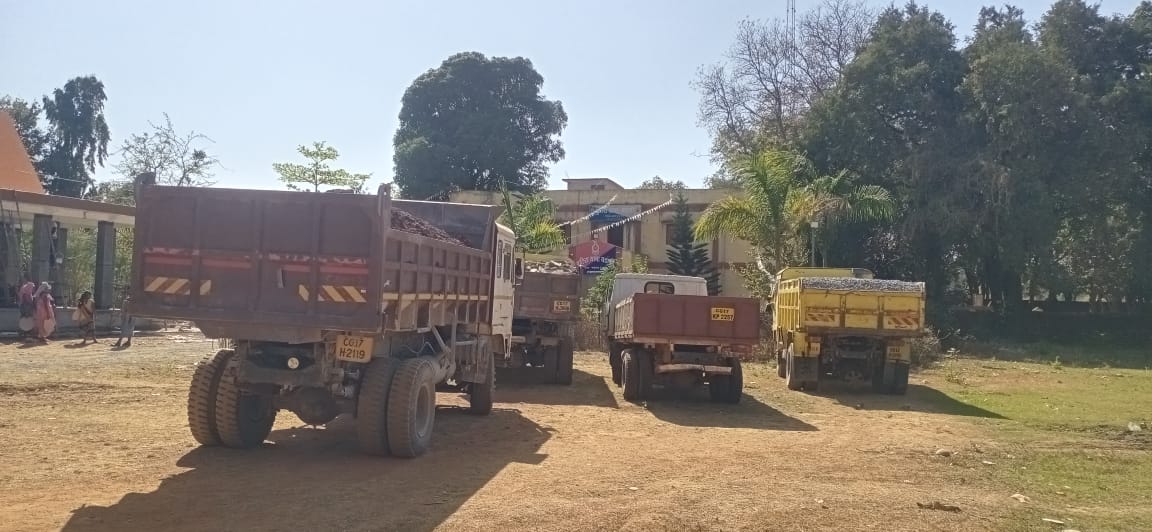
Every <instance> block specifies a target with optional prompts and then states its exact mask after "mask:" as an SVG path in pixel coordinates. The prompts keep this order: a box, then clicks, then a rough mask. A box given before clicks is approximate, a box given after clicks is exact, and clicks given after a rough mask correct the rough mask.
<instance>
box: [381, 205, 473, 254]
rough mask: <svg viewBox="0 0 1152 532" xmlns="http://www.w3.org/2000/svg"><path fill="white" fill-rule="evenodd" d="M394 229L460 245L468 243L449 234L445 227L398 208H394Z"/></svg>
mask: <svg viewBox="0 0 1152 532" xmlns="http://www.w3.org/2000/svg"><path fill="white" fill-rule="evenodd" d="M392 229H396V230H397V231H404V232H405V233H412V234H414V235H420V236H425V237H428V238H434V239H436V240H439V241H441V242H447V243H449V244H456V245H458V246H466V245H467V244H465V243H464V242H463V241H461V240H460V239H459V238H456V237H454V236H452V235H450V234H448V233H447V232H445V231H444V230H443V229H440V228H439V227H436V226H435V225H432V224H430V223H428V222H427V221H426V220H422V219H420V218H417V217H415V216H412V215H411V214H409V213H407V212H405V211H402V210H400V209H397V208H393V209H392Z"/></svg>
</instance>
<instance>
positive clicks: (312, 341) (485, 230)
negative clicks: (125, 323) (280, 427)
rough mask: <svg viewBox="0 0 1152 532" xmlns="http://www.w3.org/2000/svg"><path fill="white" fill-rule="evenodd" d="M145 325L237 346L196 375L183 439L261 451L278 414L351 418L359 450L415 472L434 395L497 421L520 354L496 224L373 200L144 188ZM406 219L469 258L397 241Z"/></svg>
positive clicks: (139, 219)
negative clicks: (182, 328) (450, 393)
mask: <svg viewBox="0 0 1152 532" xmlns="http://www.w3.org/2000/svg"><path fill="white" fill-rule="evenodd" d="M138 190H139V192H138V202H137V203H138V206H137V215H136V229H135V231H136V232H135V249H134V257H133V281H132V283H131V286H132V298H133V307H134V310H135V311H136V313H138V314H139V315H142V316H152V317H157V318H166V319H175V320H191V321H194V322H195V323H196V325H197V326H198V327H199V328H200V329H201V330H202V331H203V332H204V334H205V335H206V336H208V337H210V338H220V339H228V340H229V343H230V344H231V348H230V349H224V350H221V351H220V352H219V353H216V355H214V356H212V357H209V358H208V359H206V360H205V362H203V363H202V364H200V365H199V366H198V367H197V369H196V372H195V375H194V378H193V382H192V387H191V391H190V392H189V404H188V415H189V426H190V429H191V431H192V433H193V436H194V437H195V438H196V440H198V441H199V442H200V443H201V444H204V445H224V446H228V447H252V446H256V445H259V444H260V443H261V442H262V441H263V440H264V438H265V437H266V436H267V435H268V433H269V430H270V428H271V426H272V423H273V421H274V420H275V417H276V413H277V411H279V410H289V411H292V412H294V413H295V414H297V415H298V416H299V417H300V419H301V420H303V421H304V422H305V423H308V424H312V425H319V424H324V423H327V422H329V421H331V420H332V419H334V418H335V417H336V416H338V415H340V414H352V415H354V416H356V418H357V431H358V435H359V442H360V445H361V447H362V449H363V450H364V451H366V452H368V453H371V454H381V455H383V454H393V455H397V456H405V457H411V456H417V455H420V454H423V453H424V452H425V451H426V450H427V448H428V445H429V442H430V437H431V432H432V426H433V421H434V417H435V395H436V394H435V392H436V389H437V387H440V388H445V387H448V388H452V389H456V390H459V391H462V392H465V393H467V394H469V399H470V409H471V410H472V411H473V412H475V413H479V414H485V413H487V412H488V411H489V410H490V409H491V405H492V389H493V384H492V383H493V381H494V378H493V374H492V371H493V367H494V361H493V356H494V354H499V355H503V353H505V352H506V351H507V346H508V342H509V340H510V338H511V322H512V319H511V314H512V286H513V283H514V281H515V280H514V278H513V274H512V271H513V269H514V268H513V258H512V249H513V247H512V246H513V243H514V241H515V237H514V235H513V234H512V232H511V231H510V230H508V229H506V228H504V227H502V226H500V225H499V224H497V223H496V222H495V220H496V217H497V215H498V214H499V212H498V210H497V208H493V207H487V206H478V205H462V204H450V203H438V202H414V201H401V200H393V199H392V198H391V197H390V196H389V189H388V188H387V186H382V187H381V188H380V190H379V193H378V194H377V195H361V194H317V193H304V192H281V191H265V190H237V189H218V188H187V187H163V186H139V187H138ZM393 209H402V210H403V211H404V212H406V213H408V214H411V215H414V216H415V217H417V218H420V219H423V220H425V221H427V222H429V223H430V224H431V225H434V226H437V227H439V228H441V229H443V230H444V231H446V232H447V233H449V234H451V235H452V236H453V237H455V238H457V239H459V241H461V242H463V244H464V245H460V244H456V243H451V242H448V241H444V240H438V239H435V238H430V237H427V236H421V235H418V234H413V233H409V232H404V231H400V230H397V229H393V227H392V219H393V216H394V215H396V214H397V213H394V212H393Z"/></svg>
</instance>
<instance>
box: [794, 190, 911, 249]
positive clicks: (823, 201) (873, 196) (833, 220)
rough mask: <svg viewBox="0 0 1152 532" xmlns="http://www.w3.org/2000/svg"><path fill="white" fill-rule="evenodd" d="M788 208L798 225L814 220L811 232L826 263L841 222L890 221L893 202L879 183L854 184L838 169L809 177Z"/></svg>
mask: <svg viewBox="0 0 1152 532" xmlns="http://www.w3.org/2000/svg"><path fill="white" fill-rule="evenodd" d="M792 208H793V209H794V213H793V214H794V215H795V216H796V218H797V219H798V220H799V221H800V225H801V227H804V226H808V227H810V224H811V222H817V225H818V227H817V229H816V234H815V235H812V236H814V237H815V238H816V241H817V242H818V243H819V245H818V247H819V248H820V256H821V257H823V258H824V261H825V265H827V260H828V252H829V246H830V245H831V244H832V242H833V241H834V236H835V235H836V233H837V232H838V231H839V230H840V229H841V228H843V226H844V225H846V224H852V223H868V222H887V221H890V220H891V219H892V217H893V216H894V215H895V213H896V202H895V201H893V199H892V194H891V193H889V192H888V191H887V190H885V189H884V188H883V187H879V186H876V185H856V184H854V183H853V178H852V174H850V173H849V172H847V171H844V170H842V171H840V172H838V173H836V174H835V175H824V176H818V177H816V178H814V179H812V180H811V182H809V183H808V184H807V185H806V186H805V187H804V189H803V191H802V193H801V194H799V195H798V197H797V198H796V199H795V201H794V202H793V204H792Z"/></svg>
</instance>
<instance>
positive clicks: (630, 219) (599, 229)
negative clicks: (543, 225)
mask: <svg viewBox="0 0 1152 532" xmlns="http://www.w3.org/2000/svg"><path fill="white" fill-rule="evenodd" d="M675 202H676V200H675V198H673V197H672V195H671V194H669V195H668V201H665V202H664V203H661V204H659V205H657V206H655V207H652V208H651V209H648V210H646V211H644V212H641V213H637V214H633V215H632V216H629V217H627V218H625V219H623V220H620V221H618V222H612V223H610V224H608V225H605V226H604V227H597V228H596V229H593V230H592V231H591V232H589V233H587V234H586V236H594V235H596V233H602V232H604V231H607V230H609V229H613V228H616V227H620V226H621V225H624V224H626V223H631V222H635V221H636V220H639V219H641V218H643V217H645V216H648V215H649V214H652V213H654V212H657V211H659V210H661V209H663V208H665V207H667V206H669V205H671V204H673V203H675ZM573 241H575V239H573Z"/></svg>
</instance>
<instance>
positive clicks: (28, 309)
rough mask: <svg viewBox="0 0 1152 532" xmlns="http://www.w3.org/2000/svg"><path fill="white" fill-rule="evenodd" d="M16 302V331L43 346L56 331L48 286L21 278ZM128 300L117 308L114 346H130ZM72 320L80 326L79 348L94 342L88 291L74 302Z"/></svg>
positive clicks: (131, 321)
mask: <svg viewBox="0 0 1152 532" xmlns="http://www.w3.org/2000/svg"><path fill="white" fill-rule="evenodd" d="M18 298H19V302H20V330H22V331H24V332H25V334H29V335H32V336H33V337H34V338H35V339H36V341H38V342H40V343H42V344H46V343H48V338H49V337H51V336H52V333H53V332H54V331H55V330H56V301H55V299H53V298H52V285H50V284H48V283H46V282H45V283H40V286H39V287H37V286H36V283H34V282H32V281H31V280H29V279H25V282H24V284H23V285H22V286H21V287H20V291H19V295H18ZM129 301H130V300H129V298H127V297H126V298H125V299H124V305H122V307H123V308H122V309H121V322H120V338H119V339H118V340H117V341H116V344H115V346H116V347H131V346H132V336H133V332H134V331H135V321H136V320H135V319H134V318H133V317H132V315H131V314H130V313H129V310H128V304H129ZM72 320H73V321H75V322H76V324H77V326H79V327H80V330H81V332H83V334H84V336H83V339H82V340H81V344H80V345H87V344H88V342H89V341H91V342H92V343H94V344H95V343H99V342H98V341H97V340H96V302H95V301H94V300H93V299H92V292H88V291H85V292H84V293H83V294H81V295H80V300H79V301H77V302H76V311H75V312H73V313H72Z"/></svg>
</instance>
